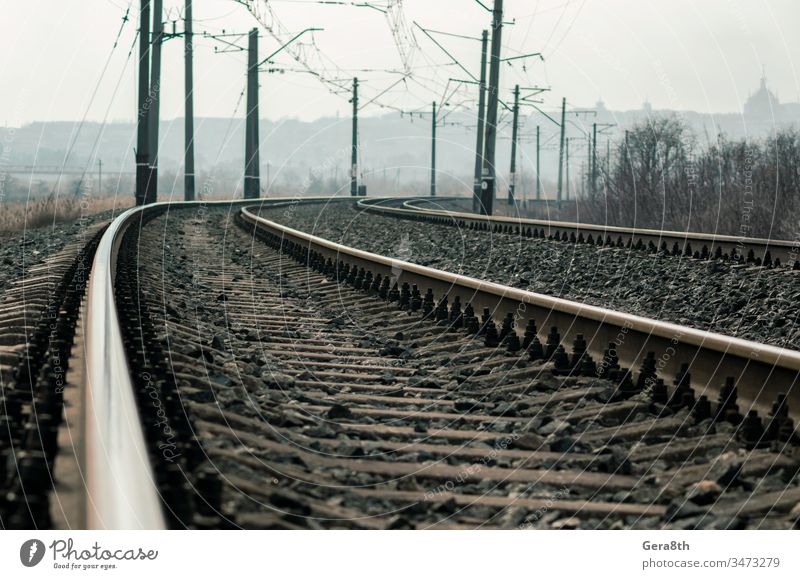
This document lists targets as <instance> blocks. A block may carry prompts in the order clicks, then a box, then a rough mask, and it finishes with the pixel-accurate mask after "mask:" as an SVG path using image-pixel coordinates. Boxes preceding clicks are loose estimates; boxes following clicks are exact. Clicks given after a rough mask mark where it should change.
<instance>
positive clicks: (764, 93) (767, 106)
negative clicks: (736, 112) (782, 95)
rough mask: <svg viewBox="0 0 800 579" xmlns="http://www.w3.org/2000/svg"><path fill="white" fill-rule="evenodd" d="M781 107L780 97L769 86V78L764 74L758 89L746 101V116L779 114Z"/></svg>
mask: <svg viewBox="0 0 800 579" xmlns="http://www.w3.org/2000/svg"><path fill="white" fill-rule="evenodd" d="M779 108H780V103H779V102H778V97H777V96H775V94H774V93H773V92H772V91H771V90H769V89H768V88H767V79H766V78H765V77H763V76H762V77H761V86H760V87H759V89H758V91H756V93H755V94H753V95H752V96H750V98H749V99H747V102H746V103H744V114H745V116H746V117H759V118H763V117H772V116H773V115H774V116H777V115H778V112H779Z"/></svg>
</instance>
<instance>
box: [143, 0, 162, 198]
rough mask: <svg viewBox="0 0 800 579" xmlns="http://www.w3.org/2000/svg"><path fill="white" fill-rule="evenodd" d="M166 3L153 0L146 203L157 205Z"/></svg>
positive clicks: (160, 0)
mask: <svg viewBox="0 0 800 579" xmlns="http://www.w3.org/2000/svg"><path fill="white" fill-rule="evenodd" d="M163 13H164V2H163V0H153V46H152V48H151V50H152V55H151V57H152V62H151V63H150V97H149V98H150V112H149V114H148V116H147V117H148V124H149V129H148V137H149V139H150V146H149V149H148V152H149V153H150V178H149V179H148V180H147V196H146V197H145V203H155V202H156V201H157V198H158V126H159V120H160V117H161V113H160V108H161V107H160V99H161V44H162V43H163V40H164V22H163V17H164V14H163Z"/></svg>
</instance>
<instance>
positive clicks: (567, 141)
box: [564, 137, 569, 201]
mask: <svg viewBox="0 0 800 579" xmlns="http://www.w3.org/2000/svg"><path fill="white" fill-rule="evenodd" d="M564 156H565V158H566V172H567V175H566V178H567V189H566V200H567V201H569V137H567V138H566V143H565V148H564Z"/></svg>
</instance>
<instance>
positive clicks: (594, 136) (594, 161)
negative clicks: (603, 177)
mask: <svg viewBox="0 0 800 579" xmlns="http://www.w3.org/2000/svg"><path fill="white" fill-rule="evenodd" d="M596 193H597V123H592V186H591V194H592V195H595V194H596Z"/></svg>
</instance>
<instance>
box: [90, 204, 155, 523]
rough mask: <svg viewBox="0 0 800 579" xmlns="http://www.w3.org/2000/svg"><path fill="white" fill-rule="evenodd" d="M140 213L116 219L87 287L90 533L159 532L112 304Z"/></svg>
mask: <svg viewBox="0 0 800 579" xmlns="http://www.w3.org/2000/svg"><path fill="white" fill-rule="evenodd" d="M146 209H149V207H148V208H142V207H136V208H133V209H129V210H127V211H126V212H125V213H123V214H122V215H120V216H119V217H117V218H116V219H115V220H114V221H113V222H112V223H111V225H110V226H109V227H108V230H107V231H106V233H105V234H104V235H103V237H102V239H101V240H100V245H99V246H98V248H97V253H96V254H95V258H94V264H93V265H92V276H91V278H90V280H89V292H88V298H87V299H88V302H87V303H88V304H89V307H88V308H87V313H86V374H85V380H86V388H85V389H84V429H85V430H84V441H85V454H84V461H85V464H84V470H85V472H86V489H87V493H88V500H87V501H86V504H87V509H88V513H87V518H86V521H87V526H88V528H91V529H163V528H165V522H164V516H163V514H162V512H161V501H160V499H159V497H158V492H157V489H156V485H155V483H154V479H153V472H152V469H151V466H150V461H149V458H148V454H147V447H146V444H145V439H144V433H143V432H142V426H141V424H140V422H139V412H138V410H137V408H136V402H135V400H134V396H133V384H132V383H131V378H130V371H129V369H128V362H127V360H126V358H125V348H124V346H123V342H122V332H121V330H120V323H119V319H118V317H117V308H116V305H115V303H114V272H115V269H116V256H117V252H118V250H119V245H120V242H121V240H122V235H123V234H124V232H125V230H127V228H128V227H129V226H130V225H131V223H133V221H134V219H135V218H137V217H141V214H142V213H143V212H144V211H145V210H146Z"/></svg>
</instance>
